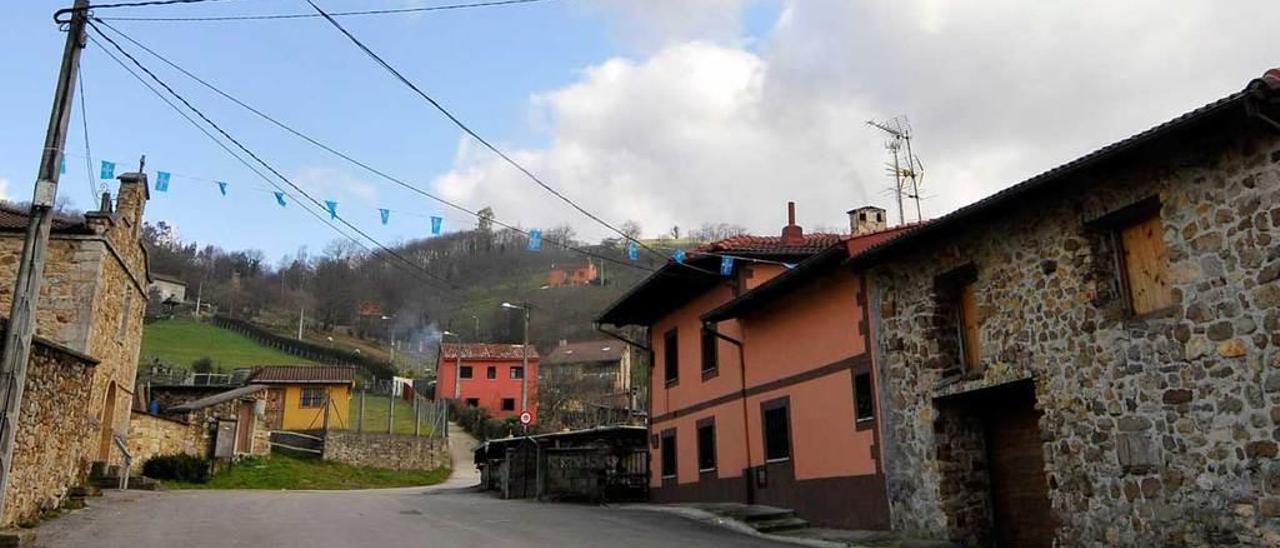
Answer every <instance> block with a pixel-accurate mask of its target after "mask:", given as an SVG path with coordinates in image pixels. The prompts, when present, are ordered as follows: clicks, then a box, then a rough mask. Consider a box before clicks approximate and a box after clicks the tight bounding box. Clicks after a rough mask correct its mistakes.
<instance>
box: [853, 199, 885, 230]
mask: <svg viewBox="0 0 1280 548" xmlns="http://www.w3.org/2000/svg"><path fill="white" fill-rule="evenodd" d="M886 217H887V215H885V210H884V209H883V208H879V207H876V206H863V207H859V208H855V209H850V210H849V231H850V233H852V234H853V235H854V236H861V235H863V234H870V233H872V232H879V231H881V230H884V229H885V228H887V227H888V222H887V221H886Z"/></svg>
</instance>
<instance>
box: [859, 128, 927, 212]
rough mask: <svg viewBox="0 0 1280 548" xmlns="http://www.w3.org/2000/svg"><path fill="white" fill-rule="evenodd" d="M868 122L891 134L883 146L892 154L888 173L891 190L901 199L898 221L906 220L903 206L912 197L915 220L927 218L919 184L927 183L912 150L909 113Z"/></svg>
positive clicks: (887, 165)
mask: <svg viewBox="0 0 1280 548" xmlns="http://www.w3.org/2000/svg"><path fill="white" fill-rule="evenodd" d="M867 125H869V126H871V127H874V128H876V129H878V130H880V131H883V132H885V133H886V134H887V135H888V138H887V139H886V140H885V142H884V148H886V149H888V150H889V152H890V153H891V154H892V155H893V162H892V163H890V164H886V166H885V168H886V169H887V170H888V173H889V176H890V177H893V187H892V188H890V190H891V191H892V192H893V194H894V197H895V198H896V199H897V201H898V222H899V223H902V224H906V222H907V216H906V213H905V208H904V206H903V201H904V200H912V201H914V202H915V204H916V222H920V221H923V220H924V213H923V212H922V211H921V209H920V186H921V185H922V184H924V164H923V163H921V162H920V158H919V157H918V156H916V155H915V153H914V152H912V151H911V124H910V123H909V122H907V117H906V116H895V117H893V118H891V119H889V120H887V121H884V122H877V121H875V120H868V121H867Z"/></svg>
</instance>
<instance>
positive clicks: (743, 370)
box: [702, 322, 756, 504]
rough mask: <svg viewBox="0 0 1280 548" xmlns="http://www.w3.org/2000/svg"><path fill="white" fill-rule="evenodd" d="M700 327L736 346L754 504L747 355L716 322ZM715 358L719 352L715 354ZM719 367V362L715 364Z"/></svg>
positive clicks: (749, 501) (747, 473)
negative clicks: (748, 411) (748, 416)
mask: <svg viewBox="0 0 1280 548" xmlns="http://www.w3.org/2000/svg"><path fill="white" fill-rule="evenodd" d="M702 329H703V330H705V331H707V332H709V333H711V334H712V335H714V336H715V338H717V339H720V340H722V341H725V342H728V343H729V344H732V345H734V346H736V347H738V377H739V378H740V379H741V380H742V391H741V398H742V439H743V440H744V441H745V442H746V448H747V469H746V471H745V472H744V473H743V476H746V477H745V478H744V479H746V481H747V504H755V498H756V495H755V493H756V490H755V474H754V473H753V472H752V466H751V425H750V423H748V421H747V355H746V351H745V350H744V349H743V347H742V341H740V340H738V339H735V338H733V337H730V336H728V335H725V334H724V333H721V332H719V331H716V324H715V323H713V322H704V323H703V324H702ZM716 356H717V358H718V357H719V354H716ZM716 366H717V367H719V364H716Z"/></svg>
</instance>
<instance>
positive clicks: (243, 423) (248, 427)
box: [236, 402, 253, 453]
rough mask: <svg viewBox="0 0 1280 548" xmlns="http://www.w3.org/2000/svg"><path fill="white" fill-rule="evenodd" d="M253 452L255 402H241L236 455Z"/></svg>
mask: <svg viewBox="0 0 1280 548" xmlns="http://www.w3.org/2000/svg"><path fill="white" fill-rule="evenodd" d="M252 452H253V402H240V416H239V419H238V420H237V421H236V453H252Z"/></svg>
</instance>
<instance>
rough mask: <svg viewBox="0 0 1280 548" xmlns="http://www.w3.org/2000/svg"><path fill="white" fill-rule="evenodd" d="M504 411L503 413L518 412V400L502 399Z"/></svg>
mask: <svg viewBox="0 0 1280 548" xmlns="http://www.w3.org/2000/svg"><path fill="white" fill-rule="evenodd" d="M502 410H503V411H515V410H516V399H515V398H502Z"/></svg>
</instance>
